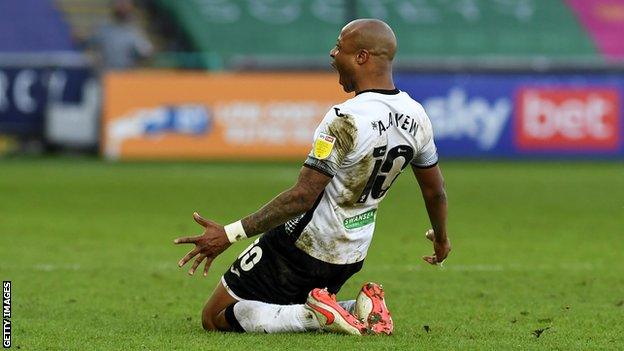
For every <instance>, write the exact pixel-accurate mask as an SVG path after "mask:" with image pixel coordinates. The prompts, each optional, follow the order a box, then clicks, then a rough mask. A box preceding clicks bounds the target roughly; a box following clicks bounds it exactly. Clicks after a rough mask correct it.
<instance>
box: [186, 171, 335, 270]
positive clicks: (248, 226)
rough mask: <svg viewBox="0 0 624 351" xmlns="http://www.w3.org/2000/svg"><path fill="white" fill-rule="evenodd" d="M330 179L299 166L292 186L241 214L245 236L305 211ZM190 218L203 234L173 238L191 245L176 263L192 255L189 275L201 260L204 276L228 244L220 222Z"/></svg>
mask: <svg viewBox="0 0 624 351" xmlns="http://www.w3.org/2000/svg"><path fill="white" fill-rule="evenodd" d="M330 180H331V177H330V176H327V175H325V174H324V173H321V172H319V171H317V170H315V169H312V168H308V167H303V168H302V169H301V172H300V173H299V179H298V180H297V184H295V185H294V186H293V187H292V188H290V189H288V190H286V191H284V192H283V193H281V194H279V195H277V197H275V198H274V199H273V200H271V201H269V203H267V204H266V205H264V206H263V207H262V208H261V209H259V210H258V211H256V212H255V213H252V214H251V215H249V216H247V217H245V218H244V219H243V220H242V221H241V222H242V225H243V228H244V230H245V233H246V235H247V236H248V237H251V236H253V235H257V234H260V233H264V232H266V231H267V230H269V229H271V228H273V227H275V226H278V225H280V224H282V223H285V222H286V221H288V220H289V219H291V218H293V217H296V216H298V215H300V214H303V213H305V212H306V211H307V210H309V209H311V208H312V206H314V202H315V201H316V199H317V198H318V197H319V195H320V194H321V193H322V192H323V189H325V186H327V184H328V183H329V181H330ZM193 219H194V220H195V222H197V224H199V225H201V226H202V227H204V233H203V234H202V235H198V236H188V237H181V238H177V239H175V240H174V244H194V245H195V248H194V249H193V250H191V251H189V253H187V254H186V256H184V257H182V259H181V260H180V261H179V262H178V266H180V267H182V266H184V265H185V264H186V263H187V262H188V261H190V260H191V259H192V258H193V257H196V256H197V258H196V259H195V262H193V265H192V266H191V269H190V270H189V274H191V275H193V274H194V273H195V270H196V269H197V267H199V265H200V264H201V263H202V261H204V260H205V261H206V264H205V266H204V276H206V275H208V269H209V268H210V264H211V263H212V261H213V260H214V259H215V258H216V257H217V256H218V255H220V254H221V253H222V252H223V251H225V250H226V249H227V248H228V247H230V245H232V244H231V243H230V242H229V240H228V237H227V235H226V233H225V229H224V227H223V226H222V225H220V224H218V223H215V222H213V221H211V220H208V219H205V218H203V217H202V216H200V215H199V213H197V212H195V213H193Z"/></svg>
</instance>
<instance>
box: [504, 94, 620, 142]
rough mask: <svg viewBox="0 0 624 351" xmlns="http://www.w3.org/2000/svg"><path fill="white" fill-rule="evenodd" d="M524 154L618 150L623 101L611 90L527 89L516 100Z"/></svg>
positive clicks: (517, 123)
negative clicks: (547, 151) (621, 104)
mask: <svg viewBox="0 0 624 351" xmlns="http://www.w3.org/2000/svg"><path fill="white" fill-rule="evenodd" d="M515 105H516V119H515V134H516V145H517V146H518V147H519V148H520V149H521V150H606V151H609V150H617V148H618V146H619V142H620V121H619V115H620V101H619V96H618V92H617V90H615V89H611V88H602V89H601V88H597V89H572V88H526V89H522V90H520V92H519V93H518V95H517V96H516V104H515Z"/></svg>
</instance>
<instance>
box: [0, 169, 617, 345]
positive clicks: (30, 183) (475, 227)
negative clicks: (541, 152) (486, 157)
mask: <svg viewBox="0 0 624 351" xmlns="http://www.w3.org/2000/svg"><path fill="white" fill-rule="evenodd" d="M442 168H443V171H444V174H445V177H446V181H447V188H448V195H449V204H450V217H449V226H450V238H451V241H452V243H453V251H452V253H451V256H450V258H449V259H448V260H447V262H446V264H445V268H444V269H439V268H437V267H431V266H428V265H426V264H425V263H424V262H422V261H421V259H420V257H421V256H422V255H425V254H429V253H430V252H431V247H430V243H429V242H428V241H426V240H425V239H424V236H423V234H424V232H425V230H426V229H427V228H428V221H427V217H426V214H425V211H424V208H423V203H422V199H421V197H420V193H419V191H418V187H417V185H416V182H415V180H414V179H413V176H412V175H411V172H406V173H405V174H403V175H402V176H401V177H400V178H399V180H398V181H397V182H396V184H395V185H394V187H393V189H392V190H391V191H390V192H389V194H388V198H387V199H386V200H385V201H384V203H383V204H382V205H381V207H380V211H379V214H378V220H377V229H376V233H375V237H374V240H373V244H372V247H371V249H370V251H369V256H368V258H367V260H366V263H365V265H364V268H363V270H362V271H361V272H360V273H358V274H356V275H355V276H354V277H353V278H352V279H351V280H350V281H349V282H348V283H347V284H346V285H345V286H344V288H343V289H342V291H341V292H340V294H339V296H338V297H339V298H342V299H348V298H353V297H354V296H355V294H356V293H357V291H358V289H359V287H360V285H361V284H362V283H363V282H365V281H368V280H372V281H377V282H380V283H382V284H383V285H384V287H385V290H386V297H387V302H388V305H389V307H390V309H391V311H392V312H393V316H394V319H395V324H396V328H395V335H393V336H391V337H362V338H356V337H348V336H340V335H329V334H286V335H246V334H226V333H206V332H204V331H203V330H202V329H201V323H200V318H199V314H200V310H201V308H202V306H203V304H204V301H205V299H206V298H207V297H208V296H209V294H210V292H211V291H212V288H213V287H214V285H215V284H216V282H217V281H218V279H219V277H220V276H221V273H222V272H223V271H224V270H225V269H226V268H227V267H228V265H229V264H230V262H231V261H232V260H233V258H234V257H235V256H236V255H237V254H238V253H239V252H240V251H241V250H243V249H244V247H245V246H246V245H247V244H245V243H238V244H236V245H234V246H233V247H232V248H231V249H230V250H229V251H227V252H226V253H225V254H224V255H223V256H222V257H220V258H219V259H217V260H216V262H215V263H214V264H213V266H212V269H211V274H210V275H209V277H208V278H203V277H201V276H195V277H192V278H191V277H189V276H187V274H186V270H180V269H178V268H177V266H176V262H177V261H178V260H179V259H180V257H182V256H183V255H184V254H185V253H186V252H187V250H188V249H189V248H190V247H186V246H185V247H179V246H174V245H173V244H172V240H173V239H174V238H175V237H177V236H180V235H188V234H196V233H199V232H200V227H199V226H197V225H196V224H195V223H194V222H193V220H192V218H191V214H192V212H193V211H195V210H198V211H199V212H200V213H201V214H202V215H204V216H205V217H208V218H211V219H214V220H216V221H218V222H220V223H229V222H231V221H234V220H237V219H239V218H240V217H242V216H244V215H247V214H248V213H250V212H252V211H254V210H255V209H257V208H258V207H259V206H260V205H262V204H263V203H264V202H266V201H267V200H269V199H271V198H272V197H273V196H274V195H275V194H276V193H277V192H279V191H281V190H283V189H286V188H287V187H288V186H290V185H291V184H293V182H294V180H295V178H296V175H297V172H298V170H299V165H298V164H297V163H268V164H267V163H265V164H261V163H120V164H113V163H106V162H100V161H95V160H67V159H60V160H58V159H44V160H24V159H16V160H3V161H0V199H1V201H0V239H1V244H2V245H1V247H2V250H1V256H0V276H1V278H2V279H3V280H12V282H13V289H12V290H13V291H12V295H13V296H12V301H13V316H12V323H13V349H21V350H48V349H49V350H90V349H97V350H276V349H302V350H303V349H307V350H311V349H314V350H316V349H319V350H348V349H367V350H408V349H409V350H412V349H415V350H424V349H452V350H507V349H522V350H528V349H544V350H546V349H548V350H553V349H554V350H574V349H576V350H599V349H600V350H606V349H614V350H615V349H623V348H624V244H623V242H624V241H623V240H622V237H623V234H624V168H623V167H622V164H621V163H600V162H598V163H578V162H570V163H558V162H538V163H533V162H517V163H510V162H494V163H485V162H452V161H447V162H443V163H442ZM426 329H428V331H427V330H426ZM539 330H541V331H543V332H542V333H541V334H540V335H539V337H537V336H536V335H537V334H539Z"/></svg>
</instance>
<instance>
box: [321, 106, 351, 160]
mask: <svg viewBox="0 0 624 351" xmlns="http://www.w3.org/2000/svg"><path fill="white" fill-rule="evenodd" d="M327 131H328V132H329V133H328V134H330V135H332V136H334V137H336V144H335V145H334V149H335V150H336V156H337V159H336V162H337V163H338V164H342V162H343V161H344V160H345V158H346V157H347V154H348V153H349V152H351V151H352V150H353V147H354V146H355V142H356V137H357V127H356V125H355V121H354V120H353V116H351V115H346V114H345V115H344V117H338V118H335V119H334V120H333V121H332V122H331V123H330V124H329V125H328V126H327Z"/></svg>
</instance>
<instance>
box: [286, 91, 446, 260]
mask: <svg viewBox="0 0 624 351" xmlns="http://www.w3.org/2000/svg"><path fill="white" fill-rule="evenodd" d="M437 162H438V155H437V152H436V147H435V144H434V141H433V131H432V127H431V122H430V120H429V117H427V114H426V113H425V111H424V109H423V107H422V106H421V105H420V104H419V103H418V102H416V101H414V100H413V99H412V98H411V97H410V96H409V95H408V94H407V93H405V92H401V91H399V90H396V89H395V90H369V91H364V92H361V93H359V94H357V95H356V96H355V97H353V98H352V99H349V100H347V101H345V102H344V103H342V104H340V105H336V106H334V107H333V108H332V109H331V110H330V111H329V112H327V114H326V115H325V118H323V121H322V122H321V123H320V125H319V126H318V128H317V129H316V131H315V133H314V143H313V146H312V151H311V152H310V154H309V155H308V158H307V160H306V161H305V164H304V165H305V166H307V167H311V168H314V169H316V170H318V171H320V172H323V173H325V174H327V175H329V176H332V177H333V179H332V180H331V181H330V183H329V184H328V185H327V187H326V188H325V191H324V192H323V193H322V194H321V195H320V196H319V198H318V199H317V201H316V203H315V205H314V207H313V208H312V209H311V210H310V211H308V212H307V213H305V214H303V215H301V216H300V217H298V218H294V219H292V220H290V221H288V222H287V223H286V231H287V232H288V233H289V234H290V235H294V236H295V237H296V238H297V239H296V242H295V245H296V246H297V247H298V248H299V249H301V250H303V251H304V252H306V253H308V254H309V255H310V256H312V257H315V258H317V259H319V260H321V261H324V262H329V263H333V264H349V263H355V262H358V261H361V260H363V259H364V258H365V257H366V252H367V250H368V247H369V246H370V243H371V240H372V237H373V231H374V229H375V216H376V212H377V206H378V205H379V203H380V202H381V200H383V198H384V197H385V195H386V193H387V191H388V189H390V186H391V185H392V183H393V182H394V181H395V179H396V178H397V176H398V175H399V174H400V173H401V172H402V171H403V170H404V169H405V168H406V167H407V166H408V165H409V164H410V163H411V164H413V165H415V166H416V167H422V168H428V167H433V166H435V165H436V164H437Z"/></svg>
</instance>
